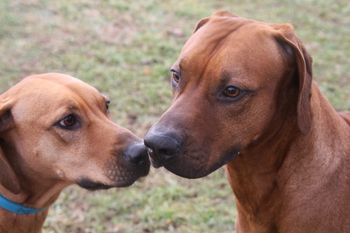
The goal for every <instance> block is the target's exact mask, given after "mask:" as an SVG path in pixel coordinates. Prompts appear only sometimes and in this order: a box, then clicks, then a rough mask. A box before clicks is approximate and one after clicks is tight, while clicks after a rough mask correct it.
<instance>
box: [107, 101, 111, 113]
mask: <svg viewBox="0 0 350 233" xmlns="http://www.w3.org/2000/svg"><path fill="white" fill-rule="evenodd" d="M110 103H111V101H110V100H106V109H107V111H108V110H109V104H110Z"/></svg>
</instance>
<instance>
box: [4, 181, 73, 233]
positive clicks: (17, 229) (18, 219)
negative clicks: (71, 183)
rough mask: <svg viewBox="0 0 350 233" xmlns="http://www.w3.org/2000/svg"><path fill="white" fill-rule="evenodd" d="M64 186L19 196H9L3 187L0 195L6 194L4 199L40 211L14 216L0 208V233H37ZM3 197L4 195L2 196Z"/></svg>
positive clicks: (25, 192) (26, 192) (27, 192)
mask: <svg viewBox="0 0 350 233" xmlns="http://www.w3.org/2000/svg"><path fill="white" fill-rule="evenodd" d="M65 186H66V185H62V184H60V185H54V186H53V187H51V188H49V189H47V188H46V189H41V190H37V191H36V192H34V191H32V190H31V191H22V192H21V193H20V194H16V195H15V194H9V192H8V191H5V190H4V189H3V187H1V188H0V193H7V196H6V198H11V199H10V200H11V201H13V202H16V203H18V204H19V205H22V206H25V207H29V208H35V209H41V210H42V211H39V212H37V213H31V214H16V213H13V212H11V211H9V210H5V209H3V208H0V232H1V233H7V232H8V233H10V232H11V233H23V232H26V233H39V232H41V229H42V226H43V224H44V221H45V219H46V216H47V214H48V209H49V207H50V205H51V204H52V203H53V202H54V201H55V200H56V199H57V198H58V196H59V193H60V192H61V190H62V189H63V188H64V187H65ZM4 195H5V194H4Z"/></svg>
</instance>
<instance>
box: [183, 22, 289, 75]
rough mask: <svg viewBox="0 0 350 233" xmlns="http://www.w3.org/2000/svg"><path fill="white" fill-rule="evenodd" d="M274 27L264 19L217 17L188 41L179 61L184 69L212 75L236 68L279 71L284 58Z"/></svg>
mask: <svg viewBox="0 0 350 233" xmlns="http://www.w3.org/2000/svg"><path fill="white" fill-rule="evenodd" d="M273 30H274V29H273V28H272V27H271V26H270V25H268V24H266V23H263V22H258V21H253V20H246V19H244V18H239V17H215V20H210V21H209V22H208V23H207V24H205V25H204V26H202V28H200V29H199V30H198V31H197V32H195V33H194V34H193V35H192V36H191V37H190V39H189V40H188V41H187V42H186V44H185V46H184V48H183V50H182V52H181V54H180V58H179V59H178V64H179V66H180V67H181V69H184V70H187V69H190V70H191V71H192V72H194V73H201V74H204V73H203V72H204V71H205V73H210V74H211V77H218V75H213V74H218V73H220V72H225V73H227V71H232V72H233V71H234V70H235V72H236V73H237V72H239V73H242V72H243V73H249V74H253V73H254V74H256V75H258V74H262V75H264V76H266V77H267V76H268V73H271V75H273V74H272V73H276V74H277V73H279V72H280V71H281V69H282V68H283V59H281V54H280V52H279V49H278V44H277V43H276V41H275V40H274V37H273ZM265 73H266V74H265ZM246 75H248V74H246Z"/></svg>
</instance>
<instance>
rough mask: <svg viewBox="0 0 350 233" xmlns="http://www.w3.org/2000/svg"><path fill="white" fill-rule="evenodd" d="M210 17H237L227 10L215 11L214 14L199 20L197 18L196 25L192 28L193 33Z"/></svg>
mask: <svg viewBox="0 0 350 233" xmlns="http://www.w3.org/2000/svg"><path fill="white" fill-rule="evenodd" d="M211 17H237V16H236V15H234V14H231V13H230V12H228V11H224V10H222V11H216V12H215V13H214V14H212V15H211V16H210V17H206V18H203V19H201V20H199V22H198V23H197V25H196V27H195V28H194V30H193V33H195V32H196V31H197V30H198V29H199V28H201V27H202V26H203V25H205V24H206V23H207V22H208V21H209V20H210V18H211Z"/></svg>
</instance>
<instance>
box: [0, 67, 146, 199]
mask: <svg viewBox="0 0 350 233" xmlns="http://www.w3.org/2000/svg"><path fill="white" fill-rule="evenodd" d="M108 105H109V100H108V99H107V98H106V97H105V96H104V95H102V94H100V93H99V92H98V91H97V90H96V89H95V88H93V87H91V86H89V85H88V84H86V83H84V82H82V81H80V80H78V79H75V78H73V77H70V76H67V75H62V74H53V73H52V74H42V75H35V76H30V77H27V78H25V79H23V80H22V81H21V82H20V83H18V84H17V85H15V86H14V87H12V88H11V89H9V90H8V91H6V92H5V93H3V94H2V95H0V147H1V151H0V184H1V185H2V186H3V187H5V188H6V189H7V190H9V191H10V192H12V193H19V192H20V191H21V189H28V190H30V189H32V188H35V187H39V186H40V187H45V188H49V187H50V186H52V185H54V184H58V183H59V184H63V186H64V185H68V184H72V183H77V184H79V185H80V186H82V187H84V188H87V189H100V188H109V187H121V186H128V185H131V184H132V183H133V182H134V181H135V180H137V179H138V178H139V177H141V176H145V175H147V173H148V171H149V161H148V156H147V151H146V149H145V147H144V145H143V144H142V141H141V140H140V139H139V138H138V137H136V136H135V135H134V134H132V133H131V132H130V131H129V130H127V129H125V128H122V127H120V126H118V125H116V124H115V123H113V122H112V121H111V119H110V117H109V113H108Z"/></svg>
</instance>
